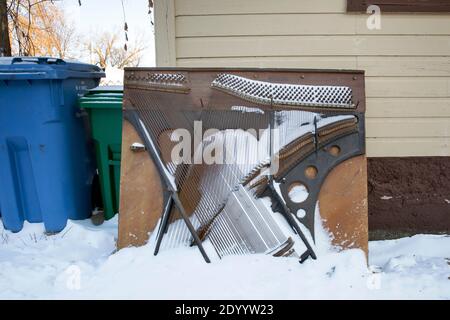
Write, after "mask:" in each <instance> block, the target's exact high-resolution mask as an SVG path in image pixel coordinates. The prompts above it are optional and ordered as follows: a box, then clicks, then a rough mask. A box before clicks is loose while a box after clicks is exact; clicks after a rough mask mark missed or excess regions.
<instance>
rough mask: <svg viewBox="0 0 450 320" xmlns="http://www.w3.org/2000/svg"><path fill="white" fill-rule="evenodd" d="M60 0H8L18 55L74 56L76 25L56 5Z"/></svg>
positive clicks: (11, 31)
mask: <svg viewBox="0 0 450 320" xmlns="http://www.w3.org/2000/svg"><path fill="white" fill-rule="evenodd" d="M0 1H3V0H0ZM56 1H60V0H8V8H7V10H8V18H9V29H10V37H11V42H12V43H11V47H12V51H13V53H14V54H17V55H25V56H28V55H51V56H57V57H60V58H66V57H71V56H70V53H71V49H73V48H75V47H76V42H77V37H76V33H75V27H74V25H73V24H71V23H70V22H68V21H67V19H66V18H65V16H64V12H63V11H62V10H61V9H59V8H58V7H57V6H56V5H55V2H56Z"/></svg>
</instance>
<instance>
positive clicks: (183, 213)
mask: <svg viewBox="0 0 450 320" xmlns="http://www.w3.org/2000/svg"><path fill="white" fill-rule="evenodd" d="M172 199H173V201H174V203H175V205H176V206H177V208H178V210H179V211H180V214H181V216H182V217H183V220H184V222H185V223H186V226H187V227H188V229H189V231H190V232H191V234H192V237H193V238H194V242H195V244H197V247H198V249H199V250H200V253H201V254H202V256H203V258H204V259H205V261H206V262H207V263H210V262H211V261H210V260H209V258H208V255H207V254H206V251H205V249H204V248H203V245H202V241H201V240H200V238H199V236H198V234H197V232H196V231H195V228H194V226H193V225H192V223H191V220H189V217H188V216H187V214H186V211H184V208H183V205H182V204H181V202H180V199H179V198H178V195H177V194H176V193H173V194H172Z"/></svg>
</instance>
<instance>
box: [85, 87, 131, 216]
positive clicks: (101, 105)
mask: <svg viewBox="0 0 450 320" xmlns="http://www.w3.org/2000/svg"><path fill="white" fill-rule="evenodd" d="M122 101H123V90H120V89H115V88H114V89H108V88H99V89H95V90H91V91H89V92H88V93H87V94H86V95H85V96H83V97H82V98H80V100H79V103H80V107H81V108H83V109H85V110H86V111H87V113H88V114H89V121H90V125H91V134H92V139H93V140H94V142H95V152H96V158H97V168H98V174H99V180H100V190H101V193H102V199H103V212H104V215H105V219H106V220H108V219H111V218H112V217H114V215H115V214H116V213H118V212H119V199H120V198H119V191H120V157H121V148H122Z"/></svg>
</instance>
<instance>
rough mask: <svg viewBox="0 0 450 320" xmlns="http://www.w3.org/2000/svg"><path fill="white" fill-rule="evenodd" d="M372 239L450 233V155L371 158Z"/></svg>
mask: <svg viewBox="0 0 450 320" xmlns="http://www.w3.org/2000/svg"><path fill="white" fill-rule="evenodd" d="M367 169H368V193H369V230H370V238H371V239H386V238H393V237H399V236H405V235H412V234H417V233H450V157H411V158H370V159H368V168H367Z"/></svg>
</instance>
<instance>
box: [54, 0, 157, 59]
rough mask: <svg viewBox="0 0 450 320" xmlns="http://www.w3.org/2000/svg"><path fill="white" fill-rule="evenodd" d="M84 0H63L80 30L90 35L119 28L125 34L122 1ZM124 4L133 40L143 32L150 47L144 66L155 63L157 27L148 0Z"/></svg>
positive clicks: (62, 2) (133, 0)
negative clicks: (79, 3) (155, 32)
mask: <svg viewBox="0 0 450 320" xmlns="http://www.w3.org/2000/svg"><path fill="white" fill-rule="evenodd" d="M81 3H82V5H81V7H80V6H79V5H78V0H63V1H61V4H60V6H62V8H63V9H64V10H65V12H66V14H67V17H68V19H69V20H72V21H73V22H74V23H75V24H76V27H77V29H78V32H79V33H81V34H85V35H89V34H92V33H102V32H103V31H111V32H112V31H115V30H116V31H117V30H118V31H119V32H120V33H121V34H122V35H123V25H124V17H123V10H122V2H121V0H81ZM123 3H124V7H125V17H126V21H127V23H128V37H129V42H130V43H133V39H134V38H135V37H136V36H139V35H140V36H141V37H142V38H143V39H144V41H145V45H146V50H145V51H144V53H143V57H142V59H141V63H140V66H141V67H143V66H148V67H151V66H154V65H155V45H154V43H155V41H154V34H153V32H154V29H153V26H152V25H151V22H150V21H151V19H150V16H149V15H148V0H123ZM123 37H124V36H123ZM122 39H123V38H122ZM123 41H124V40H123ZM123 43H125V42H123Z"/></svg>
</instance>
